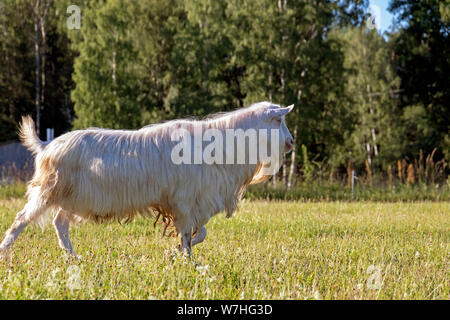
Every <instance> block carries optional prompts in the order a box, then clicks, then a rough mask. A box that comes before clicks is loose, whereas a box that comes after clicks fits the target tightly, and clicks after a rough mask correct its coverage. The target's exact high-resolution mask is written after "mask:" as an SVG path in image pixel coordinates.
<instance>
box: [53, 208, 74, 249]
mask: <svg viewBox="0 0 450 320" xmlns="http://www.w3.org/2000/svg"><path fill="white" fill-rule="evenodd" d="M69 224H70V213H69V212H68V211H64V210H63V209H59V210H58V213H57V214H56V216H55V218H54V219H53V226H54V227H55V230H56V234H57V236H58V240H59V246H60V247H61V248H62V249H63V250H64V251H65V252H66V253H67V254H68V255H69V256H70V257H77V256H76V255H75V251H74V250H73V247H72V243H71V242H70V239H69Z"/></svg>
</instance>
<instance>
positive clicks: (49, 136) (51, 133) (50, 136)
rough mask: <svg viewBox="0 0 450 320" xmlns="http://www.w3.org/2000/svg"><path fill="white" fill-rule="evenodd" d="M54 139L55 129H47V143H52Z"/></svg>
mask: <svg viewBox="0 0 450 320" xmlns="http://www.w3.org/2000/svg"><path fill="white" fill-rule="evenodd" d="M54 138H55V129H53V128H47V142H50V141H52V140H53V139H54Z"/></svg>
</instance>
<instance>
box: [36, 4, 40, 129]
mask: <svg viewBox="0 0 450 320" xmlns="http://www.w3.org/2000/svg"><path fill="white" fill-rule="evenodd" d="M38 6H39V3H38V5H37V6H36V12H35V14H36V15H35V18H34V33H35V38H34V55H35V58H36V99H35V103H36V132H37V134H38V135H39V133H40V127H41V126H40V123H41V96H40V95H41V77H40V72H41V61H40V55H39V50H40V47H39V18H38Z"/></svg>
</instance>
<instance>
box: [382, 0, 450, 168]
mask: <svg viewBox="0 0 450 320" xmlns="http://www.w3.org/2000/svg"><path fill="white" fill-rule="evenodd" d="M449 4H450V3H449V1H448V0H446V1H439V0H426V1H414V0H393V1H391V4H390V10H391V11H392V12H393V13H394V14H396V16H397V24H398V25H399V26H400V28H399V30H398V31H397V33H396V34H394V35H393V38H392V43H393V46H394V49H395V60H396V68H397V72H398V75H399V76H400V78H401V89H402V94H401V100H400V106H401V108H402V110H403V120H404V124H405V129H406V131H405V136H406V141H407V155H409V156H410V157H417V156H418V154H419V150H420V149H423V151H424V152H426V153H431V152H432V150H433V149H434V148H435V147H439V149H440V151H441V152H443V153H444V154H445V155H446V157H447V160H449V159H450V136H449V132H450V121H449V117H448V101H450V88H449V86H448V75H449V73H450V42H449V39H448V36H449V31H450V14H449V12H450V10H449Z"/></svg>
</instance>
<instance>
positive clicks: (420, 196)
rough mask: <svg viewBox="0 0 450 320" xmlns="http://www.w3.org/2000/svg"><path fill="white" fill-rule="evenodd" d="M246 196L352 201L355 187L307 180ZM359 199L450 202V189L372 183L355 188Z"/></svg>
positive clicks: (257, 189) (252, 189) (252, 191)
mask: <svg viewBox="0 0 450 320" xmlns="http://www.w3.org/2000/svg"><path fill="white" fill-rule="evenodd" d="M245 198H246V199H249V200H257V199H266V200H297V201H352V200H351V199H352V190H351V188H349V187H346V186H345V185H343V184H342V183H339V182H334V183H327V182H326V181H325V182H324V181H319V182H318V181H305V182H301V183H298V184H296V185H295V186H294V187H292V188H290V189H286V188H285V187H283V186H281V185H277V186H273V185H271V184H265V185H255V186H251V187H250V188H249V190H248V191H247V193H246V194H245ZM353 199H354V200H355V201H377V202H397V201H404V202H408V201H450V188H449V186H448V185H447V184H446V185H440V186H439V185H427V184H425V183H421V184H417V185H414V186H409V187H407V186H406V185H404V184H396V185H393V186H387V185H375V186H373V185H369V184H358V183H357V185H356V187H355V193H354V198H353Z"/></svg>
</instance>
